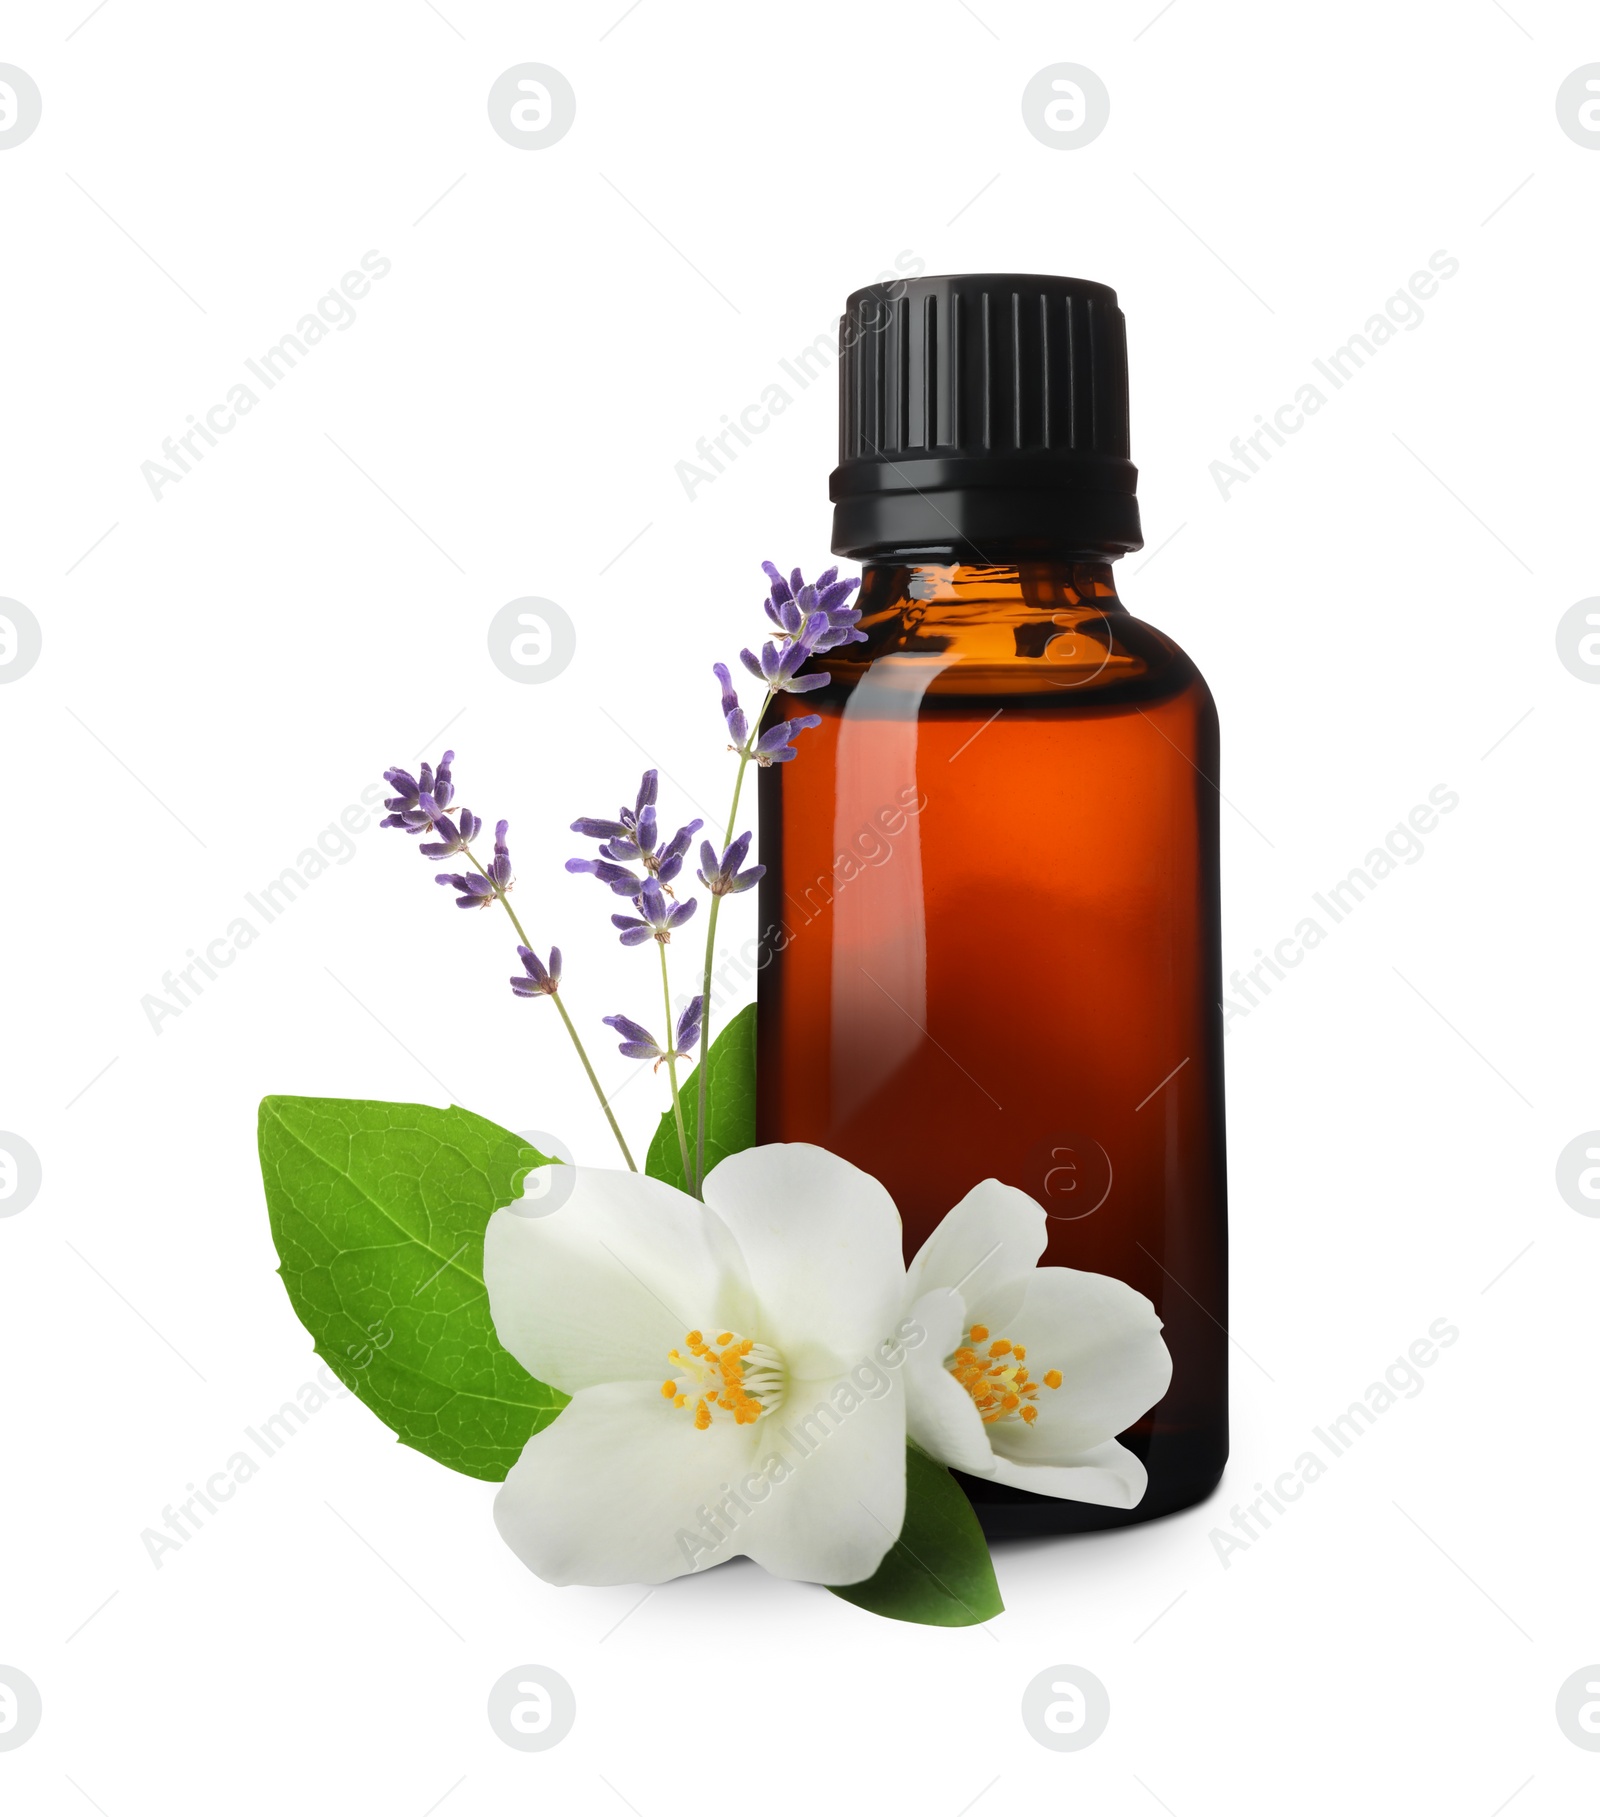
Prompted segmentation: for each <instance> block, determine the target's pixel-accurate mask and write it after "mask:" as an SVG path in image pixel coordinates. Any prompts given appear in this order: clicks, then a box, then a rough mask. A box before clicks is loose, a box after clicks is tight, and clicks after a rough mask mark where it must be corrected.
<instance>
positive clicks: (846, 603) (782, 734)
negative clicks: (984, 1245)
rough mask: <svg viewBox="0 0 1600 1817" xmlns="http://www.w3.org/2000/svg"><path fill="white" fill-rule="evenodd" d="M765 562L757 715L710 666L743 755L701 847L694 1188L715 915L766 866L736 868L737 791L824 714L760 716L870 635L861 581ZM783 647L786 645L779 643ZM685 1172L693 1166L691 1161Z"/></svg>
mask: <svg viewBox="0 0 1600 1817" xmlns="http://www.w3.org/2000/svg"><path fill="white" fill-rule="evenodd" d="M761 566H762V568H763V570H764V571H765V573H766V576H767V579H768V581H769V582H770V583H771V585H770V588H769V590H768V594H767V597H766V599H765V600H763V601H762V610H763V611H764V612H765V613H766V615H767V620H768V622H769V623H770V624H771V625H773V626H774V628H775V629H776V631H777V637H776V638H775V639H773V640H772V641H770V642H768V643H765V644H763V645H762V648H761V654H760V655H759V656H755V655H753V654H752V653H751V652H750V651H749V650H741V651H740V652H739V660H740V661H741V662H742V663H743V664H744V666H745V667H746V668H747V669H748V670H749V671H750V672H751V674H752V675H754V676H755V677H756V679H757V680H758V681H760V682H761V683H762V686H763V688H764V690H765V691H764V692H763V694H762V697H761V705H760V706H759V707H758V708H757V709H756V713H755V718H754V719H753V720H751V719H750V718H748V717H747V716H746V714H745V711H744V708H743V707H741V706H740V704H739V696H738V693H737V691H736V690H735V688H734V685H733V676H732V675H731V674H730V672H729V670H728V667H727V665H726V664H725V663H720V662H719V663H714V664H713V665H712V673H713V674H714V675H715V676H716V678H717V681H718V682H719V683H720V685H721V688H722V718H723V723H724V724H725V725H726V726H727V728H728V736H729V738H731V739H732V740H733V743H732V744H731V745H730V746H729V749H730V750H731V751H732V752H733V753H734V755H735V756H736V757H737V758H738V760H739V767H738V769H737V770H736V772H735V773H734V778H733V804H732V806H731V807H730V808H729V810H728V825H727V830H726V831H725V832H724V833H723V835H722V843H723V851H722V856H721V857H720V858H718V857H717V854H716V850H715V848H714V847H713V846H712V844H711V842H710V841H709V840H705V841H703V842H702V843H701V847H700V881H701V882H702V883H703V884H704V885H705V887H706V889H707V891H708V892H709V894H710V896H711V909H710V913H709V914H708V915H707V916H706V959H705V975H704V984H703V992H702V994H703V997H704V1000H705V1004H706V1005H707V1012H706V1013H705V1014H704V1015H703V1016H702V1018H701V1024H700V1062H699V1068H698V1071H699V1087H698V1090H699V1120H698V1122H697V1124H696V1127H695V1170H694V1172H693V1173H692V1174H690V1175H689V1183H690V1188H691V1190H692V1191H694V1192H695V1193H697V1194H698V1193H699V1191H700V1189H701V1186H702V1185H703V1184H704V1181H705V1171H706V1092H707V1086H708V1082H709V1068H708V1067H707V1065H706V1056H707V1054H708V1053H709V1051H710V1047H711V1017H710V1014H709V1005H710V1002H711V968H712V962H713V960H714V958H715V955H716V946H717V916H718V913H719V912H720V910H721V908H722V898H723V897H724V896H732V895H737V894H739V893H740V892H741V891H743V890H746V889H749V888H750V886H751V885H752V884H753V883H755V882H756V881H757V880H758V879H759V878H760V877H761V875H762V874H763V871H764V867H763V866H762V865H755V866H753V867H752V868H751V869H750V870H748V871H743V872H741V871H740V870H739V866H740V865H741V864H742V863H743V862H744V857H745V854H746V853H747V852H748V851H749V849H750V835H749V834H748V833H744V834H741V835H740V836H739V838H737V839H735V838H734V833H733V829H734V827H735V825H736V824H737V823H738V819H739V793H740V791H741V790H742V789H743V787H744V773H745V771H746V769H747V768H748V767H749V766H750V765H751V764H752V763H754V764H755V765H756V766H757V768H759V769H763V770H765V769H770V768H771V767H772V766H773V765H774V764H783V763H792V762H793V761H794V760H795V758H796V757H797V756H798V755H799V753H798V752H797V751H796V750H795V748H794V742H793V741H794V739H795V738H796V737H798V735H799V734H800V733H801V732H809V731H810V730H811V729H812V728H813V727H814V726H819V725H821V724H822V718H821V716H820V715H819V714H816V713H800V714H796V715H795V716H794V717H793V718H792V719H780V720H779V721H778V722H777V723H776V724H775V725H773V726H771V727H769V728H768V730H766V731H765V732H763V731H762V730H761V722H762V720H763V719H764V718H765V717H766V713H767V708H768V707H769V706H771V704H772V702H773V700H774V698H775V697H776V696H777V695H778V694H805V693H809V692H810V691H811V690H812V689H814V688H825V687H826V686H827V685H828V683H829V682H830V681H831V680H832V676H830V675H829V674H827V673H826V672H825V671H818V672H817V673H815V674H809V675H802V674H801V673H800V670H801V669H802V668H803V667H804V665H805V663H806V661H807V660H808V659H809V658H810V657H812V656H815V655H819V654H821V653H822V652H824V651H827V650H836V649H839V648H840V647H841V646H843V645H846V644H853V643H864V642H865V641H866V635H867V634H866V632H865V631H862V630H859V629H858V628H857V627H858V625H859V623H860V620H861V611H860V608H859V607H856V606H852V605H851V604H850V598H851V595H852V594H853V593H854V592H855V590H856V589H857V587H859V586H860V584H861V583H860V581H859V580H855V579H851V580H840V579H839V570H838V569H837V568H825V569H824V570H823V572H822V573H821V574H819V575H818V576H817V578H816V579H815V580H814V581H809V582H808V581H807V580H806V578H805V576H804V575H803V574H802V573H801V572H800V570H799V569H798V568H795V569H794V570H793V571H792V572H791V573H790V574H789V575H788V577H787V578H785V577H784V575H782V574H781V573H780V572H779V571H778V568H777V566H776V564H775V563H773V562H770V561H767V562H763V563H762V564H761ZM780 645H783V646H786V647H783V648H780V647H779V646H780ZM735 854H737V855H735ZM685 1171H686V1172H687V1171H688V1170H687V1166H686V1167H685Z"/></svg>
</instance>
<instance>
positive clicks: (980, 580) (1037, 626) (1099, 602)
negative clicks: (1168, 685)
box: [804, 553, 1164, 699]
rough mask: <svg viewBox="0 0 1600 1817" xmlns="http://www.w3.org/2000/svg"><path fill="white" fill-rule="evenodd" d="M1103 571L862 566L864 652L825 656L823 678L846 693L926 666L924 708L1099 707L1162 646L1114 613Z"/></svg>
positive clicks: (958, 564) (1076, 564) (924, 559)
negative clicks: (890, 668)
mask: <svg viewBox="0 0 1600 1817" xmlns="http://www.w3.org/2000/svg"><path fill="white" fill-rule="evenodd" d="M1111 566H1112V565H1111V561H1110V560H1109V559H1108V558H1107V557H1105V556H1103V555H1094V556H1082V557H1076V556H1066V557H1063V558H1061V559H1059V560H1018V561H1013V562H1005V563H997V562H991V563H978V562H963V561H959V560H948V559H946V560H939V559H933V558H929V557H928V556H926V555H925V554H921V553H918V554H911V553H902V554H901V555H899V556H898V557H897V558H895V559H892V560H883V561H872V560H869V561H868V562H867V563H866V564H865V567H864V569H863V573H862V583H861V592H860V594H859V596H858V601H857V603H858V604H859V605H860V607H861V613H862V616H861V622H860V627H859V628H860V630H861V631H862V632H863V633H864V641H863V642H861V643H856V644H846V645H842V646H840V647H839V648H838V649H835V650H831V651H829V652H828V654H827V657H826V659H825V661H826V667H827V670H828V672H829V674H830V675H832V677H833V678H834V681H835V683H836V684H837V685H838V686H839V687H842V688H844V689H851V688H853V687H855V686H856V685H858V684H859V683H860V682H861V681H862V680H863V679H864V677H865V676H866V674H867V672H868V671H869V670H870V669H871V668H872V667H873V665H874V664H876V663H878V662H880V661H881V660H883V659H886V658H891V659H895V660H896V661H897V662H899V661H901V660H903V659H935V661H936V672H935V676H934V679H933V680H932V681H931V682H929V683H928V684H927V685H928V692H929V694H930V696H937V695H940V694H946V693H971V692H973V691H979V692H982V691H991V692H994V693H995V694H996V696H997V698H999V697H1005V696H1019V695H1024V694H1036V695H1039V696H1040V697H1042V698H1060V697H1062V694H1063V690H1076V691H1081V695H1082V696H1083V697H1085V698H1086V697H1087V696H1089V695H1091V694H1093V695H1095V696H1097V697H1103V695H1104V693H1105V691H1106V690H1108V689H1111V688H1114V687H1118V686H1121V685H1123V684H1125V683H1130V682H1139V681H1141V680H1142V679H1143V678H1144V677H1146V676H1147V675H1148V673H1149V667H1150V660H1151V658H1152V656H1153V655H1154V654H1155V644H1156V643H1163V642H1164V640H1161V639H1160V638H1159V634H1156V633H1152V632H1151V631H1150V630H1149V628H1148V627H1146V626H1142V625H1140V624H1139V623H1138V621H1137V620H1135V619H1133V618H1131V617H1130V616H1129V614H1128V613H1127V611H1126V610H1125V609H1124V607H1123V605H1122V602H1121V601H1120V600H1119V599H1118V598H1117V591H1116V584H1115V582H1114V580H1113V579H1112V572H1111ZM1152 640H1154V642H1152ZM804 698H806V699H821V698H824V697H821V696H809V695H808V696H805V697H804Z"/></svg>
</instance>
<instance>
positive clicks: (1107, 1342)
mask: <svg viewBox="0 0 1600 1817" xmlns="http://www.w3.org/2000/svg"><path fill="white" fill-rule="evenodd" d="M1046 1234H1047V1226H1046V1222H1045V1212H1044V1208H1043V1207H1042V1206H1040V1205H1038V1204H1036V1203H1035V1201H1034V1200H1032V1199H1030V1198H1029V1197H1028V1195H1027V1194H1026V1193H1025V1192H1019V1191H1018V1190H1017V1189H1016V1188H1015V1187H1014V1186H1002V1185H1001V1184H1000V1182H999V1181H998V1180H985V1181H983V1182H982V1184H981V1185H978V1186H975V1187H974V1188H973V1189H972V1191H971V1192H969V1193H968V1194H967V1196H966V1197H965V1198H964V1199H963V1200H962V1201H961V1203H960V1204H959V1205H957V1206H956V1207H955V1208H954V1209H953V1210H952V1211H950V1212H949V1213H947V1215H946V1216H945V1218H944V1220H943V1222H942V1223H941V1224H940V1225H939V1227H938V1229H937V1230H935V1231H934V1233H933V1235H932V1236H930V1237H929V1238H928V1240H927V1242H926V1243H924V1244H923V1246H922V1248H921V1249H920V1250H919V1251H918V1252H917V1255H916V1258H915V1259H914V1260H913V1262H912V1263H911V1266H910V1268H909V1270H908V1271H907V1273H908V1283H907V1284H908V1304H909V1305H910V1307H911V1315H912V1317H913V1319H914V1320H915V1321H916V1323H917V1324H918V1325H919V1326H921V1327H923V1328H924V1329H925V1331H926V1333H927V1337H926V1341H925V1342H924V1343H922V1344H921V1345H920V1346H919V1347H918V1348H917V1349H916V1350H914V1351H912V1352H911V1353H910V1354H909V1358H908V1362H907V1368H906V1376H907V1380H906V1395H907V1424H908V1429H909V1431H910V1434H911V1436H912V1438H914V1439H915V1440H916V1441H917V1443H918V1444H919V1445H921V1447H922V1448H923V1450H924V1451H927V1452H929V1453H930V1454H931V1455H932V1456H934V1457H936V1458H938V1459H939V1461H940V1462H941V1463H944V1464H948V1465H950V1466H951V1467H952V1468H954V1469H957V1470H965V1471H966V1472H968V1473H969V1474H970V1475H972V1476H986V1477H989V1478H991V1479H992V1480H994V1481H995V1482H1001V1483H1009V1484H1011V1485H1012V1486H1013V1487H1014V1488H1018V1489H1031V1490H1033V1492H1034V1493H1035V1494H1037V1495H1054V1496H1059V1497H1061V1498H1062V1499H1064V1500H1067V1501H1077V1502H1096V1503H1099V1504H1100V1505H1101V1506H1103V1507H1108V1508H1133V1507H1137V1506H1138V1504H1139V1501H1140V1500H1141V1498H1142V1497H1143V1495H1144V1492H1145V1485H1146V1478H1145V1469H1144V1465H1143V1464H1141V1463H1140V1462H1139V1460H1138V1458H1136V1457H1135V1456H1134V1455H1133V1453H1132V1452H1131V1451H1129V1450H1128V1449H1127V1448H1126V1447H1125V1446H1123V1445H1119V1444H1118V1443H1117V1442H1116V1435H1117V1433H1119V1432H1123V1431H1125V1430H1126V1429H1127V1428H1128V1427H1129V1426H1131V1425H1132V1424H1133V1422H1134V1421H1135V1420H1136V1419H1138V1418H1139V1416H1140V1415H1141V1414H1142V1413H1145V1412H1147V1411H1148V1410H1149V1409H1150V1408H1151V1407H1153V1406H1154V1405H1155V1403H1156V1402H1157V1401H1159V1400H1160V1399H1161V1397H1162V1396H1163V1395H1164V1394H1165V1393H1166V1391H1167V1386H1168V1384H1169V1382H1170V1381H1171V1380H1172V1358H1171V1356H1170V1355H1169V1354H1168V1351H1167V1346H1166V1344H1165V1343H1164V1342H1163V1341H1162V1338H1161V1320H1160V1319H1159V1318H1157V1316H1156V1311H1155V1308H1154V1307H1153V1306H1152V1305H1151V1304H1150V1302H1149V1301H1148V1300H1147V1299H1146V1298H1145V1297H1144V1295H1143V1294H1142V1293H1136V1292H1135V1291H1134V1290H1133V1288H1131V1287H1129V1286H1128V1285H1127V1283H1126V1282H1124V1281H1118V1280H1115V1279H1113V1278H1112V1277H1111V1276H1110V1275H1104V1274H1083V1273H1080V1272H1079V1271H1078V1270H1077V1269H1074V1268H1039V1267H1037V1266H1036V1265H1035V1264H1036V1263H1037V1262H1038V1260H1039V1257H1040V1256H1041V1255H1043V1253H1044V1249H1045V1242H1046Z"/></svg>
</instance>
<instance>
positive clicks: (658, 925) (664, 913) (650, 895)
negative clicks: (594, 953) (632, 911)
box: [611, 877, 696, 946]
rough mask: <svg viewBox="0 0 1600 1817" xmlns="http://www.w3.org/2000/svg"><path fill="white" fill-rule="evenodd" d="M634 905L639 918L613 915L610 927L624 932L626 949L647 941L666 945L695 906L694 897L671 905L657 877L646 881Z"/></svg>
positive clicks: (622, 938)
mask: <svg viewBox="0 0 1600 1817" xmlns="http://www.w3.org/2000/svg"><path fill="white" fill-rule="evenodd" d="M633 906H634V907H635V908H636V909H638V911H639V913H638V915H613V916H612V917H611V925H612V926H613V927H616V928H620V929H621V930H622V932H621V934H620V936H619V938H620V939H621V941H622V944H623V945H624V946H642V945H643V944H644V943H645V941H646V940H659V941H660V942H661V943H662V944H663V945H665V944H666V942H667V941H668V940H670V939H671V938H672V934H673V930H674V929H676V928H680V927H682V926H683V924H684V923H685V922H686V921H687V920H688V919H689V918H690V916H691V915H693V913H694V911H695V908H696V903H695V900H694V898H693V897H692V896H691V897H690V899H689V900H688V901H687V902H669V901H668V900H667V893H666V891H665V890H664V889H662V887H661V885H660V884H659V883H657V882H656V880H655V878H654V877H647V878H646V879H645V883H644V888H643V889H641V890H640V892H639V894H638V895H637V896H635V897H634V899H633Z"/></svg>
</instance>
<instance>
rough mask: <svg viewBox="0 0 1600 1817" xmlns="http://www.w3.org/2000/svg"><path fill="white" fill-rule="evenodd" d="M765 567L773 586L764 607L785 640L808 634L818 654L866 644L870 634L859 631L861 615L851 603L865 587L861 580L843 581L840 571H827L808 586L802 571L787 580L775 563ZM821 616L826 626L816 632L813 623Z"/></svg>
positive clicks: (767, 563)
mask: <svg viewBox="0 0 1600 1817" xmlns="http://www.w3.org/2000/svg"><path fill="white" fill-rule="evenodd" d="M761 566H762V567H763V568H764V569H765V570H766V573H767V578H768V579H769V580H770V581H771V582H772V591H771V594H770V596H769V597H768V598H767V599H765V600H763V601H762V605H763V607H764V608H765V610H766V614H767V617H768V618H769V619H771V621H772V622H773V624H775V625H776V626H777V627H778V629H779V630H780V631H782V632H783V633H784V634H785V636H788V637H798V636H799V635H800V634H801V632H802V631H805V632H806V633H807V642H808V643H809V645H810V647H811V649H812V650H814V651H821V650H833V649H837V648H838V646H839V645H840V644H853V643H864V642H865V641H866V635H867V634H866V632H865V631H858V630H857V629H856V625H857V623H858V621H859V620H860V617H861V612H860V610H859V608H857V607H854V606H851V605H850V604H849V603H848V602H849V599H850V595H851V594H852V593H854V592H855V590H856V588H857V587H859V586H860V585H861V582H860V581H859V580H856V579H852V580H840V579H839V570H838V569H837V568H826V569H824V570H823V572H822V573H821V574H819V575H818V576H817V578H816V579H815V580H814V581H811V582H810V583H809V584H808V583H807V581H806V579H805V577H804V575H802V574H801V572H800V570H799V569H798V568H796V569H795V570H794V572H793V573H792V574H791V575H790V576H789V578H788V579H787V580H785V579H784V577H783V576H782V575H781V574H780V573H779V572H778V570H777V568H776V566H775V565H774V564H773V563H772V562H763V563H762V564H761ZM819 616H820V617H821V618H822V620H823V623H822V625H821V626H818V627H817V628H816V629H815V630H814V631H813V630H812V629H811V621H812V620H813V619H815V618H817V617H819Z"/></svg>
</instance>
